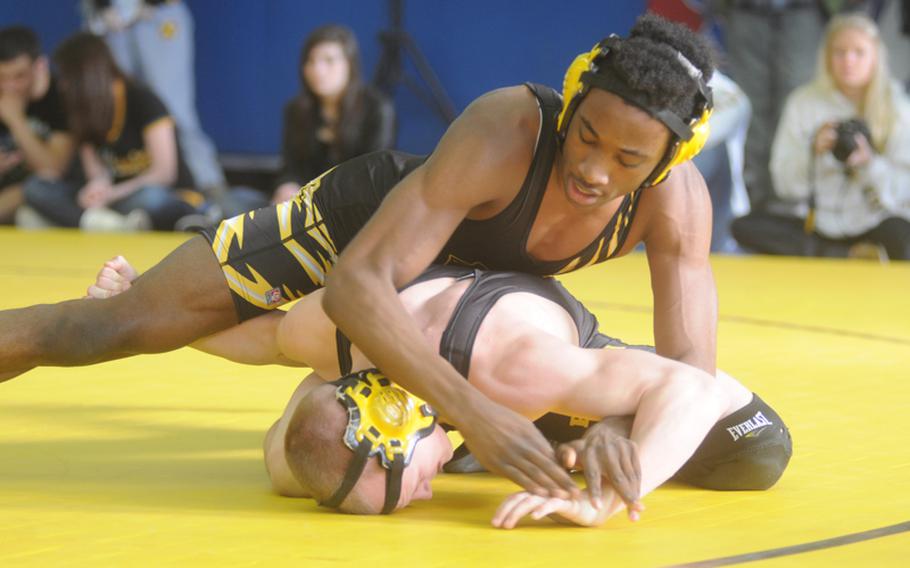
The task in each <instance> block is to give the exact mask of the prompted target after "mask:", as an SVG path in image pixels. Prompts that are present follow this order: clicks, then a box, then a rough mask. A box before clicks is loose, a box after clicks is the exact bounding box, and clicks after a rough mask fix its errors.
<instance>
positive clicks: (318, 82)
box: [303, 41, 351, 98]
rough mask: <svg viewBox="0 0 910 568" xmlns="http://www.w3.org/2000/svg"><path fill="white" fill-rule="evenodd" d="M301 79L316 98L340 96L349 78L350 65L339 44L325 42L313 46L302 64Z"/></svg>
mask: <svg viewBox="0 0 910 568" xmlns="http://www.w3.org/2000/svg"><path fill="white" fill-rule="evenodd" d="M303 77H304V79H305V80H306V83H307V85H309V87H310V89H312V91H313V93H314V94H315V95H316V96H317V97H320V98H334V97H338V96H341V93H343V92H344V89H345V87H347V85H348V81H349V80H350V78H351V65H350V63H348V59H347V57H345V55H344V48H343V47H342V46H341V44H340V43H338V42H335V41H326V42H323V43H317V44H316V45H315V46H313V49H311V50H310V53H309V54H308V55H307V58H306V61H304V63H303Z"/></svg>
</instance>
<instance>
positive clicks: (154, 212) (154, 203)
mask: <svg viewBox="0 0 910 568" xmlns="http://www.w3.org/2000/svg"><path fill="white" fill-rule="evenodd" d="M79 189H80V187H79V186H77V185H75V184H72V183H68V182H65V181H52V180H48V179H44V178H40V177H37V176H34V177H31V178H29V179H28V180H27V181H26V182H25V185H24V186H23V188H22V191H23V193H24V194H25V203H26V205H29V206H30V207H32V208H33V209H34V210H35V211H37V212H38V213H40V214H41V215H42V216H43V217H45V218H46V219H48V220H49V221H51V222H53V223H56V224H58V225H60V226H62V227H78V226H79V219H80V217H82V213H83V212H84V211H85V210H84V209H83V208H82V207H80V206H79V204H78V203H77V202H76V195H77V194H78V193H79ZM108 208H109V209H112V210H114V211H116V212H117V213H122V214H124V215H126V214H127V213H129V212H130V211H133V210H135V209H142V210H143V211H145V212H146V213H148V215H149V217H150V218H151V219H152V227H153V228H154V229H155V230H157V231H169V230H171V229H173V228H174V224H175V223H176V222H177V219H180V218H181V217H183V216H184V215H189V214H190V213H193V212H194V211H195V209H193V207H192V206H191V205H189V204H188V203H186V202H185V201H181V200H180V199H178V198H177V197H176V196H175V195H174V193H173V191H171V190H170V189H168V188H167V187H164V186H160V185H147V186H145V187H141V188H139V189H138V190H137V191H135V192H134V193H132V194H130V195H128V196H126V197H125V198H123V199H121V200H120V201H115V202H113V203H110V204H108Z"/></svg>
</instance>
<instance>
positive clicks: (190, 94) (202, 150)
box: [82, 0, 225, 198]
mask: <svg viewBox="0 0 910 568" xmlns="http://www.w3.org/2000/svg"><path fill="white" fill-rule="evenodd" d="M82 8H83V14H84V17H85V21H86V24H87V27H88V28H89V30H91V31H92V32H93V33H95V34H98V35H100V36H103V37H104V39H105V41H106V42H107V44H108V46H109V47H110V49H111V52H112V54H113V56H114V59H115V60H116V61H117V64H118V66H119V67H120V69H122V70H123V71H124V73H126V74H127V75H129V76H131V77H134V78H136V79H138V80H140V81H142V82H144V83H145V84H147V85H148V86H149V87H151V89H152V90H153V91H154V92H155V94H156V95H158V96H159V97H160V98H161V100H162V101H164V105H165V106H166V107H167V109H168V112H169V113H170V115H171V116H172V117H173V119H174V123H175V124H176V125H177V134H178V136H179V137H180V145H181V147H182V148H183V151H184V158H185V159H186V162H187V166H188V167H189V169H190V172H191V173H192V174H193V178H194V179H195V180H196V184H197V186H198V187H199V188H200V189H201V190H203V193H205V194H206V195H207V196H209V197H216V198H217V197H219V196H220V194H221V190H222V189H223V188H224V186H225V179H224V172H223V171H222V169H221V165H220V164H219V163H218V155H217V152H216V150H215V146H214V144H212V141H211V140H210V139H209V137H208V136H207V135H206V134H205V132H204V131H203V130H202V126H201V125H200V124H199V117H198V115H197V113H196V75H195V71H194V68H193V64H194V53H193V48H194V45H193V15H192V14H191V13H190V11H189V9H188V8H187V7H186V5H185V4H184V3H183V2H180V1H179V0H144V1H143V0H83V2H82ZM213 194H214V195H213Z"/></svg>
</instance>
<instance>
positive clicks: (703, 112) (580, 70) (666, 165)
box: [557, 35, 714, 187]
mask: <svg viewBox="0 0 910 568" xmlns="http://www.w3.org/2000/svg"><path fill="white" fill-rule="evenodd" d="M622 41H623V40H622V39H621V38H620V37H619V36H617V35H611V36H610V37H608V38H606V39H604V40H601V41H600V42H598V43H597V45H595V46H594V48H593V49H591V51H589V52H587V53H582V54H580V55H579V56H577V57H576V58H575V60H574V61H573V62H572V64H571V65H570V66H569V69H568V71H566V75H565V78H564V79H563V84H562V91H563V94H562V111H560V113H559V118H558V119H557V128H558V130H559V137H560V139H562V140H565V137H566V131H567V130H568V129H569V123H570V122H571V121H572V115H574V114H575V110H576V109H577V108H578V105H579V104H580V103H581V101H582V99H584V97H585V95H587V94H588V91H590V90H591V88H592V87H596V88H598V89H602V90H604V91H607V92H609V93H613V94H614V95H616V96H618V97H620V98H622V99H623V100H624V101H626V102H627V103H629V104H633V105H635V106H637V107H638V108H640V109H642V110H644V111H645V112H647V113H648V114H650V115H651V116H653V117H654V118H656V119H657V120H659V121H660V122H661V123H663V124H664V125H665V126H666V127H667V128H668V129H670V133H671V134H672V137H673V142H672V143H671V144H670V147H669V148H668V149H667V152H666V153H665V154H664V156H663V157H662V158H661V160H660V162H658V164H657V167H655V168H654V171H653V172H651V175H649V176H648V177H647V179H645V181H644V182H643V183H642V185H641V187H649V186H652V185H657V184H658V183H660V182H662V181H663V180H664V179H666V177H667V175H669V173H670V170H671V169H672V168H673V167H674V166H677V165H679V164H681V163H683V162H686V161H688V160H691V159H692V158H694V157H695V155H696V154H698V153H699V152H700V151H701V149H702V148H703V147H704V145H705V142H706V141H707V140H708V134H709V133H710V127H709V126H708V119H709V118H710V116H711V111H712V110H713V108H714V101H713V96H712V94H711V88H710V87H708V85H707V84H706V83H705V80H704V77H703V76H702V73H701V71H699V70H698V68H697V67H695V65H693V64H692V62H691V61H689V60H688V59H687V58H686V56H685V55H683V54H682V53H680V52H679V51H677V52H676V59H677V61H678V62H679V64H680V65H681V66H682V67H683V68H684V69H685V70H686V73H687V74H688V75H689V77H691V78H692V80H693V81H695V82H696V84H697V86H698V96H697V99H698V100H697V102H696V109H695V112H694V113H693V116H691V117H690V118H688V119H683V118H681V117H679V116H677V115H676V114H675V113H673V112H671V111H670V110H668V109H655V108H653V107H651V106H650V105H649V104H648V103H647V102H646V101H644V100H642V98H641V97H640V96H638V95H637V94H635V93H633V92H632V90H631V89H629V87H628V85H626V84H625V82H623V81H622V80H621V79H619V78H617V77H615V76H613V75H610V74H603V73H598V72H597V71H598V69H599V67H600V65H601V63H603V62H604V60H605V59H606V57H607V56H608V55H609V53H610V52H611V51H618V49H619V48H620V46H621V45H622Z"/></svg>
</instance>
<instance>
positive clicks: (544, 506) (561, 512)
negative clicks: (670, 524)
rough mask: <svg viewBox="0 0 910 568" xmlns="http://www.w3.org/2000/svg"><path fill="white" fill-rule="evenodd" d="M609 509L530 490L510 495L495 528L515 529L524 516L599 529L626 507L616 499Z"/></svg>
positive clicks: (502, 505) (494, 524) (494, 520)
mask: <svg viewBox="0 0 910 568" xmlns="http://www.w3.org/2000/svg"><path fill="white" fill-rule="evenodd" d="M613 501H616V503H613V502H612V501H611V503H610V506H609V507H602V508H600V509H596V508H594V506H593V505H592V504H591V500H590V499H587V498H580V499H558V498H554V497H550V498H547V497H540V496H537V495H532V494H530V493H528V492H527V491H522V492H521V493H515V494H513V495H509V496H508V497H507V498H506V500H505V501H503V502H502V504H501V505H500V506H499V508H498V509H496V513H495V514H494V515H493V520H492V523H493V526H494V527H497V528H500V529H511V528H515V525H516V524H518V521H519V520H521V519H522V517H526V516H528V515H530V516H531V518H532V519H534V520H539V519H542V518H544V517H546V516H549V517H550V518H551V519H553V520H554V521H556V522H558V523H563V524H572V525H580V526H583V527H596V526H599V525H602V524H603V523H604V521H606V520H607V519H608V518H609V517H611V516H612V515H613V513H615V512H616V511H618V510H619V509H620V508H621V507H622V503H621V502H620V501H619V499H613Z"/></svg>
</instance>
